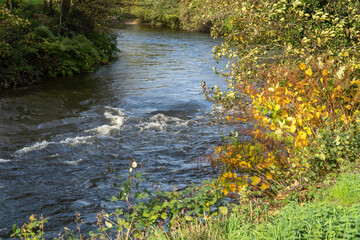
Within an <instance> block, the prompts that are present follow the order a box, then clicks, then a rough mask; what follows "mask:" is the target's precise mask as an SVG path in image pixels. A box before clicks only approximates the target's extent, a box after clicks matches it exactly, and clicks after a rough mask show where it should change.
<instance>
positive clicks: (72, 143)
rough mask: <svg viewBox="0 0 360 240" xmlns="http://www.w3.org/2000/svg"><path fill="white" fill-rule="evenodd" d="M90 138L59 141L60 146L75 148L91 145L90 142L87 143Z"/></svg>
mask: <svg viewBox="0 0 360 240" xmlns="http://www.w3.org/2000/svg"><path fill="white" fill-rule="evenodd" d="M92 138H93V137H92V136H86V137H75V138H67V139H65V140H63V141H60V142H59V143H60V144H66V145H69V146H76V145H79V144H92V142H89V140H90V139H92Z"/></svg>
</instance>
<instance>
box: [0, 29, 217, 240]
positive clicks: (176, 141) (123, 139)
mask: <svg viewBox="0 0 360 240" xmlns="http://www.w3.org/2000/svg"><path fill="white" fill-rule="evenodd" d="M118 44H119V48H120V49H121V52H120V54H119V59H118V60H117V61H115V62H114V63H113V64H111V65H108V66H103V67H101V68H99V69H98V70H97V71H96V72H95V73H93V74H88V75H81V76H77V77H72V78H66V79H57V80H52V81H48V82H45V83H43V84H41V85H37V86H31V87H27V88H22V89H17V90H5V91H1V92H0V112H1V115H0V124H1V126H2V128H0V203H1V204H0V237H5V236H6V235H7V234H9V232H10V227H11V226H12V224H13V223H16V224H18V225H20V224H22V223H23V222H25V221H27V217H28V216H30V215H31V214H33V213H35V214H43V215H45V216H47V217H50V221H49V224H48V227H47V230H49V231H56V230H59V229H60V228H61V227H62V226H68V227H71V226H73V219H74V213H75V211H79V212H80V213H81V214H82V217H83V219H84V220H85V223H86V224H87V225H89V226H91V225H92V224H94V222H95V221H96V217H95V213H96V212H99V211H100V210H101V209H104V208H105V209H108V210H111V209H113V208H115V207H121V205H116V204H119V203H110V201H109V199H110V197H111V196H112V195H113V194H116V189H114V188H113V187H112V184H111V183H112V180H111V176H109V175H108V173H107V172H106V161H108V162H110V164H111V166H112V167H113V168H114V169H116V170H117V171H118V172H119V174H120V175H123V176H124V177H125V176H126V174H125V173H126V171H127V170H126V169H127V167H128V165H129V159H130V158H131V157H135V158H136V159H137V160H138V161H140V162H142V163H143V164H144V166H145V167H146V169H147V170H149V171H150V172H151V173H152V177H153V178H156V180H157V181H159V182H160V183H161V184H162V186H163V188H164V189H167V188H170V187H171V186H172V185H177V186H180V187H183V186H185V185H186V184H188V183H189V182H198V181H200V179H204V178H206V174H205V173H200V174H199V172H195V171H189V169H192V168H193V167H194V166H196V163H195V162H194V161H193V159H194V158H197V157H199V156H201V154H202V153H203V152H205V151H206V150H207V149H208V147H209V146H211V145H212V144H214V143H215V142H217V141H219V135H218V133H216V132H214V129H216V128H215V127H214V126H209V125H208V122H209V120H210V119H211V114H212V113H211V111H210V109H211V107H210V106H211V105H210V103H208V102H206V101H205V100H204V96H203V95H202V93H201V84H200V83H201V81H202V80H206V81H207V82H209V83H210V84H215V83H216V84H219V82H220V81H221V80H220V79H216V77H215V74H214V73H213V71H212V70H211V69H212V66H213V65H214V64H215V63H214V61H213V60H212V53H211V50H212V47H213V46H214V45H215V44H216V42H215V41H214V40H212V39H211V38H210V37H209V36H208V35H206V34H200V33H187V32H176V31H172V30H167V29H156V28H150V27H140V26H131V27H129V28H127V29H124V30H119V38H118ZM85 230H86V226H85Z"/></svg>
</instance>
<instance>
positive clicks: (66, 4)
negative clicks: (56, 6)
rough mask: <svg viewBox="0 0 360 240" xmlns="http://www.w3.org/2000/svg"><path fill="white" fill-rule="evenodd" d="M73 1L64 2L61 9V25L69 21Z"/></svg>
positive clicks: (66, 0)
mask: <svg viewBox="0 0 360 240" xmlns="http://www.w3.org/2000/svg"><path fill="white" fill-rule="evenodd" d="M70 5H71V0H62V1H61V8H60V24H62V23H64V22H66V21H67V19H68V16H69V11H70Z"/></svg>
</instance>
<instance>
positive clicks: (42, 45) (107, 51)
mask: <svg viewBox="0 0 360 240" xmlns="http://www.w3.org/2000/svg"><path fill="white" fill-rule="evenodd" d="M82 4H85V3H82ZM94 4H95V3H94ZM97 4H98V3H97ZM85 9H88V8H87V7H84V6H83V5H81V4H79V5H76V6H74V7H73V8H72V9H71V10H70V13H69V15H70V17H69V19H68V21H67V22H63V23H62V24H59V21H58V18H59V15H58V13H56V12H53V13H51V14H50V12H44V10H43V6H42V5H40V4H31V3H27V4H25V3H24V4H23V5H21V6H20V7H19V8H16V9H13V10H10V9H8V8H6V7H5V6H0V53H1V54H0V72H1V74H2V78H1V80H0V88H9V87H17V86H22V85H25V84H30V83H34V82H37V81H40V80H42V79H44V78H48V77H54V76H66V75H72V74H74V73H80V72H90V71H92V70H93V69H94V67H95V66H96V65H98V64H103V63H108V62H109V61H110V59H111V58H112V57H114V53H115V52H116V49H117V48H116V43H115V39H114V38H113V37H112V36H111V35H110V34H108V33H106V32H104V31H100V30H98V29H99V28H96V27H95V25H96V23H99V22H100V19H102V18H104V16H103V15H102V14H103V13H101V14H100V13H99V14H95V13H97V12H102V11H103V10H102V7H101V8H99V9H98V10H96V8H95V7H94V8H91V10H92V11H95V12H92V13H88V12H87V11H86V10H85ZM90 14H95V15H91V16H92V17H91V18H90V17H87V18H86V17H84V16H88V15H90ZM89 19H92V21H89Z"/></svg>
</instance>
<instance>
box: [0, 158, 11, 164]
mask: <svg viewBox="0 0 360 240" xmlns="http://www.w3.org/2000/svg"><path fill="white" fill-rule="evenodd" d="M6 162H11V160H9V159H1V158H0V163H6Z"/></svg>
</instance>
